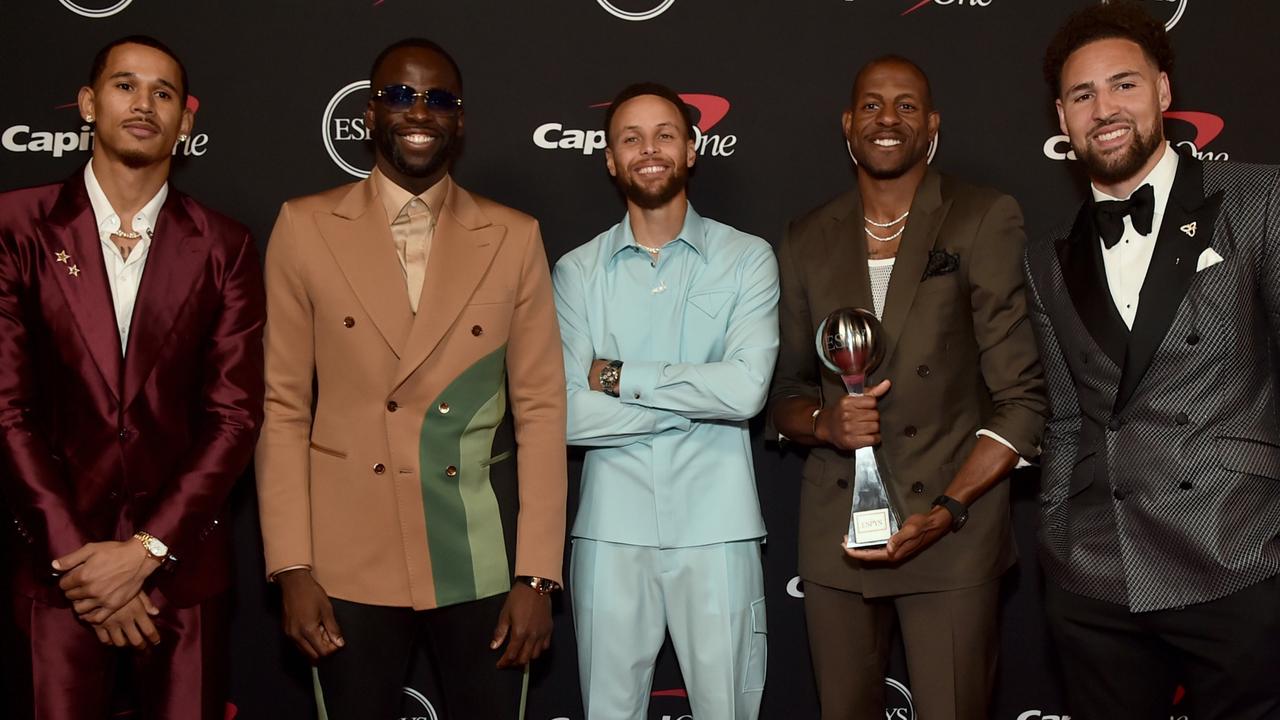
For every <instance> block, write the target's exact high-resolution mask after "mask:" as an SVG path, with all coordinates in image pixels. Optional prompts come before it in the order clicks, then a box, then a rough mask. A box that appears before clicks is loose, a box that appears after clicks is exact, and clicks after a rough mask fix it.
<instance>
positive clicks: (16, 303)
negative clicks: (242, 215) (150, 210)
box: [0, 172, 265, 606]
mask: <svg viewBox="0 0 1280 720" xmlns="http://www.w3.org/2000/svg"><path fill="white" fill-rule="evenodd" d="M61 252H65V253H66V254H67V255H68V256H70V257H69V258H68V259H67V262H60V261H59V260H58V253H61ZM72 266H75V268H78V270H79V274H78V275H77V274H72ZM264 307H265V304H264V299H263V289H262V275H261V271H260V267H259V260H258V252H257V247H256V246H255V245H254V243H253V240H252V238H251V237H250V235H249V233H248V231H247V230H246V229H245V228H244V227H243V226H242V225H240V224H238V223H236V222H234V221H232V220H230V219H228V218H226V217H224V216H222V215H219V214H217V213H215V212H213V211H212V210H209V209H207V208H205V207H203V206H201V205H200V204H198V203H196V202H195V201H194V200H192V199H191V198H189V197H187V196H185V195H182V194H181V193H178V192H174V191H173V190H172V189H171V190H170V192H169V196H168V198H167V199H166V201H165V204H164V206H163V207H162V209H161V211H160V215H159V217H158V219H157V221H156V228H155V235H154V236H153V239H152V243H151V249H150V251H149V255H148V257H147V262H146V268H145V270H144V272H143V277H142V283H141V286H140V287H139V290H138V298H137V304H136V306H135V308H134V314H133V321H132V325H131V330H130V333H129V345H128V348H127V350H128V352H127V353H126V354H125V355H124V357H121V353H120V337H119V332H118V330H117V329H116V320H115V311H114V309H113V306H112V302H111V289H110V286H109V285H108V281H107V275H106V269H105V265H104V263H103V258H102V249H101V245H100V240H99V236H98V229H97V223H96V222H95V219H94V215H93V209H92V207H91V206H90V204H89V196H88V193H87V192H86V190H85V185H84V179H83V174H82V173H81V172H77V173H76V174H75V175H73V176H72V177H71V179H70V180H68V181H67V182H65V183H62V184H57V185H46V186H43V187H35V188H28V189H24V190H16V191H13V192H8V193H3V194H0V438H2V440H0V487H3V491H4V492H3V498H4V503H3V504H4V508H3V511H5V512H6V514H11V515H12V521H11V522H10V521H8V520H6V524H11V526H12V529H13V530H14V531H16V542H11V543H10V545H11V546H14V547H15V550H14V553H13V554H14V561H13V562H11V563H10V568H9V570H10V571H11V580H12V586H13V589H14V591H16V592H19V593H23V594H25V595H28V596H30V597H34V598H37V599H40V600H43V601H45V602H50V603H54V604H65V600H64V599H63V597H62V593H61V592H60V591H59V590H58V588H57V586H56V584H54V583H53V582H52V579H53V578H52V575H51V568H50V566H49V562H50V561H51V560H52V559H53V558H55V557H58V556H61V555H64V554H66V553H69V552H71V551H73V550H76V549H77V548H79V547H80V546H81V545H83V544H84V543H86V542H93V541H102V540H123V539H125V538H128V537H129V536H131V535H132V534H133V533H134V532H135V531H137V530H146V531H147V532H149V533H151V534H153V535H155V536H156V537H159V538H160V539H162V540H163V541H165V542H166V543H168V545H169V548H170V553H171V554H172V555H173V556H174V557H176V558H177V560H178V562H177V563H176V564H175V565H174V566H173V568H172V569H171V570H161V571H157V572H156V573H154V574H153V575H152V579H151V580H149V581H148V582H149V585H148V587H152V586H154V587H155V588H156V589H158V590H159V591H160V592H162V593H164V594H165V596H166V597H167V598H168V599H169V600H170V601H171V602H173V603H174V604H175V605H178V606H188V605H192V604H195V603H198V602H200V601H201V600H203V599H205V598H207V597H209V596H210V595H213V594H215V593H217V592H220V591H221V590H223V589H225V588H226V587H227V585H228V584H229V582H230V577H231V548H230V537H229V532H228V527H227V523H225V522H221V517H222V515H221V514H222V513H223V511H224V506H225V505H226V500H227V495H228V493H229V492H230V490H231V487H232V485H233V484H234V483H235V481H236V479H237V478H239V477H240V475H241V473H242V472H243V470H244V468H245V466H246V465H247V464H248V462H249V459H250V457H251V455H252V452H253V447H254V443H255V441H256V439H257V434H258V428H259V426H260V424H261V421H262V395H263V375H262V327H263V321H264V313H265V310H264Z"/></svg>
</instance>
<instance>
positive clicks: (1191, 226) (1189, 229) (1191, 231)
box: [1178, 222, 1196, 237]
mask: <svg viewBox="0 0 1280 720" xmlns="http://www.w3.org/2000/svg"><path fill="white" fill-rule="evenodd" d="M1178 229H1179V230H1181V231H1182V232H1184V233H1186V234H1187V237H1195V236H1196V224H1195V223H1193V222H1191V223H1187V224H1186V225H1183V226H1182V227H1180V228H1178Z"/></svg>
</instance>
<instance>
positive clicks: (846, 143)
mask: <svg viewBox="0 0 1280 720" xmlns="http://www.w3.org/2000/svg"><path fill="white" fill-rule="evenodd" d="M844 147H845V149H846V150H848V151H849V159H850V160H852V161H853V164H854V165H857V164H858V158H856V157H854V156H853V145H850V144H849V139H848V138H845V141H844Z"/></svg>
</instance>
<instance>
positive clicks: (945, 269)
mask: <svg viewBox="0 0 1280 720" xmlns="http://www.w3.org/2000/svg"><path fill="white" fill-rule="evenodd" d="M959 269H960V254H959V253H949V252H947V251H946V250H930V251H929V263H928V265H926V266H925V269H924V275H923V276H921V278H920V279H921V280H928V279H929V278H931V277H936V276H938V275H946V274H947V273H953V272H955V271H956V270H959Z"/></svg>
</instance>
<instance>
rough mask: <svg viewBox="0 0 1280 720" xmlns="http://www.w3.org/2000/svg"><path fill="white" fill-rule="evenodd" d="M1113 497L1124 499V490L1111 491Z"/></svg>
mask: <svg viewBox="0 0 1280 720" xmlns="http://www.w3.org/2000/svg"><path fill="white" fill-rule="evenodd" d="M1111 497H1113V498H1115V499H1117V500H1123V499H1124V491H1123V490H1112V491H1111Z"/></svg>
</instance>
